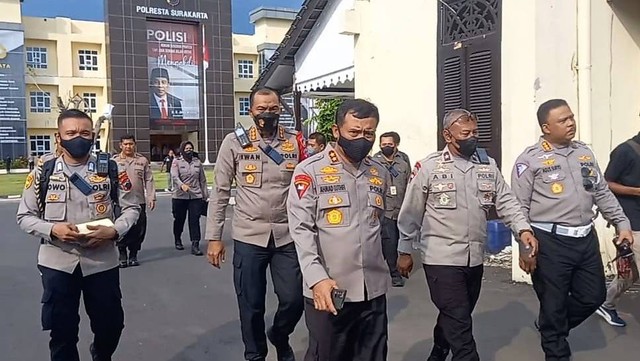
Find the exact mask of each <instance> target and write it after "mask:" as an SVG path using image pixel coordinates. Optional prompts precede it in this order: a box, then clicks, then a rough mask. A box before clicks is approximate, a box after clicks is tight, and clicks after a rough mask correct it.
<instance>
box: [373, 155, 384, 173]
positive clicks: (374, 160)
mask: <svg viewBox="0 0 640 361" xmlns="http://www.w3.org/2000/svg"><path fill="white" fill-rule="evenodd" d="M369 160H370V161H371V163H373V164H375V165H377V166H380V167H383V168H385V169H386V167H385V166H384V164H382V162H380V161H379V160H377V159H376V158H375V154H374V155H373V156H370V157H369Z"/></svg>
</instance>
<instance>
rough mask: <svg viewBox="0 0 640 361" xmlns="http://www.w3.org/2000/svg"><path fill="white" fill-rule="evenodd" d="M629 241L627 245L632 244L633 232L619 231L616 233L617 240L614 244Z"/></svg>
mask: <svg viewBox="0 0 640 361" xmlns="http://www.w3.org/2000/svg"><path fill="white" fill-rule="evenodd" d="M625 239H626V240H627V241H629V244H633V232H631V231H620V233H618V239H616V244H617V245H619V244H621V243H622V241H624V240H625Z"/></svg>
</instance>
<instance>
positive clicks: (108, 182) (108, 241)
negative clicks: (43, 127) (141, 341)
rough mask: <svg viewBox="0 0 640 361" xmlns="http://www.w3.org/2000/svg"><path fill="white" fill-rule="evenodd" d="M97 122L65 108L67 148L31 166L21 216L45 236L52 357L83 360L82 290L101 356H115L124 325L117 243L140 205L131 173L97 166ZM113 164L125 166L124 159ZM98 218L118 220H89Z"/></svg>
mask: <svg viewBox="0 0 640 361" xmlns="http://www.w3.org/2000/svg"><path fill="white" fill-rule="evenodd" d="M92 125H93V122H92V121H91V118H90V117H89V116H88V115H87V114H85V113H84V112H82V111H80V110H76V109H71V110H65V111H63V112H62V113H61V114H60V116H59V117H58V133H57V134H56V140H58V141H59V144H60V148H59V149H61V153H62V154H61V155H59V156H58V155H54V154H48V155H44V156H43V157H42V158H41V159H40V161H39V162H38V165H37V166H36V169H35V170H33V171H32V172H31V173H29V175H28V176H27V179H26V182H25V186H24V192H23V194H22V200H21V202H20V206H19V207H18V213H17V215H16V217H17V222H18V225H19V226H20V228H21V229H22V230H23V231H25V232H27V233H28V234H31V235H33V236H36V237H38V238H40V239H41V240H40V250H39V252H38V269H39V270H40V274H41V276H42V286H43V288H44V292H43V295H42V328H43V329H44V330H49V331H51V332H50V337H51V339H50V341H49V349H50V351H51V360H52V361H78V360H79V359H80V358H79V355H78V349H77V347H76V344H77V343H78V328H79V323H80V316H79V315H78V311H79V308H80V296H81V294H82V296H83V300H84V306H85V309H86V311H87V314H88V315H89V319H90V320H91V331H93V334H94V338H93V343H92V344H91V347H90V352H91V355H92V357H93V360H94V361H110V360H111V356H112V355H113V353H114V352H115V350H116V348H117V346H118V342H119V340H120V334H121V333H122V329H123V328H124V311H123V310H122V304H121V297H122V294H121V293H120V278H119V270H118V252H117V251H116V246H115V243H116V241H118V240H120V239H121V238H122V237H123V236H124V235H125V234H126V233H127V232H128V230H129V229H130V228H131V226H133V224H134V223H135V222H136V220H137V219H138V214H139V211H140V210H139V206H138V205H137V204H136V203H134V202H131V201H129V197H128V194H127V193H128V191H127V190H126V188H127V187H126V184H127V181H128V179H127V178H126V176H123V177H118V179H116V180H114V179H112V177H111V176H109V177H107V176H104V175H102V174H99V173H97V166H96V158H95V157H94V156H93V155H91V154H90V153H89V152H90V150H91V147H92V144H93V137H94V136H95V135H94V134H93V132H92ZM110 167H112V168H113V170H114V171H115V172H114V173H117V165H116V164H112V165H110ZM43 170H45V171H44V172H43ZM47 170H50V173H49V171H47ZM111 174H113V173H111ZM45 181H46V182H47V183H48V186H46V184H45ZM114 187H119V189H118V190H115V191H114ZM115 194H118V196H117V204H116V203H115V202H114V198H115V197H116V196H115ZM118 205H119V207H120V209H121V214H120V216H117V212H116V208H117V206H118ZM96 220H102V222H105V220H108V222H107V223H106V224H111V225H110V226H109V225H106V224H103V225H95V226H90V225H84V223H86V222H90V221H96Z"/></svg>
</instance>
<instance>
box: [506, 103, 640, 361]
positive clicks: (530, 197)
mask: <svg viewBox="0 0 640 361" xmlns="http://www.w3.org/2000/svg"><path fill="white" fill-rule="evenodd" d="M537 116H538V123H539V124H540V128H541V129H542V133H543V135H542V137H541V138H540V140H539V142H538V143H537V144H535V145H533V146H531V147H528V148H527V149H525V151H524V152H523V153H522V154H521V155H520V156H519V157H518V159H517V160H516V164H515V166H514V168H513V172H512V176H511V184H512V186H513V190H514V192H515V194H516V196H517V197H518V200H519V201H520V203H521V204H522V211H523V212H524V213H525V215H526V217H527V219H528V220H529V221H530V222H531V225H532V227H533V230H534V232H535V235H536V238H538V240H539V241H540V247H539V252H538V257H537V268H536V270H535V272H534V273H533V278H532V279H533V287H534V289H535V291H536V294H537V296H538V300H539V301H540V315H539V318H538V321H537V325H538V327H539V330H540V334H541V335H542V349H543V350H544V353H545V357H546V360H548V361H551V360H553V361H560V360H562V361H568V360H569V359H570V357H571V349H570V347H569V343H568V342H567V337H568V336H569V331H570V330H571V329H573V328H575V327H577V326H578V325H580V324H581V323H582V322H583V321H584V320H585V319H587V318H588V317H589V316H590V315H591V314H593V313H594V312H595V311H596V310H597V309H598V307H599V306H600V305H601V304H602V302H604V299H605V295H606V289H605V278H604V267H603V265H602V258H601V257H600V247H599V242H598V236H597V234H596V231H595V229H594V228H593V219H594V218H595V217H596V216H595V215H594V212H593V210H592V209H593V206H594V205H596V206H597V207H598V208H599V209H600V211H601V212H602V214H603V215H604V217H605V219H607V221H609V222H610V223H611V224H613V225H615V227H616V230H617V232H618V240H617V241H618V242H621V241H622V240H625V239H626V240H630V241H631V242H632V241H633V236H632V233H631V225H630V223H629V220H628V219H627V217H626V216H625V215H624V212H623V211H622V208H621V207H620V204H619V203H618V201H617V200H616V198H615V196H614V195H613V194H612V193H611V191H610V190H609V188H608V187H607V182H606V180H605V179H604V177H603V176H602V173H601V172H600V168H599V167H598V164H597V162H596V158H595V156H594V154H593V152H592V151H591V149H589V147H587V145H585V144H584V143H581V142H578V141H574V140H573V138H574V137H575V134H576V121H575V120H574V115H573V112H571V109H570V108H569V106H568V105H567V102H566V101H565V100H562V99H552V100H549V101H547V102H545V103H543V104H542V105H540V107H539V109H538V114H537Z"/></svg>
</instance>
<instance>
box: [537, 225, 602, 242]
mask: <svg viewBox="0 0 640 361" xmlns="http://www.w3.org/2000/svg"><path fill="white" fill-rule="evenodd" d="M531 226H532V227H534V228H537V229H541V230H543V231H547V232H550V233H553V234H557V235H559V236H567V237H573V238H583V237H586V236H588V235H589V233H591V230H592V229H593V223H589V224H587V225H586V226H580V227H566V226H560V225H558V224H555V223H537V222H532V223H531Z"/></svg>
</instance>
